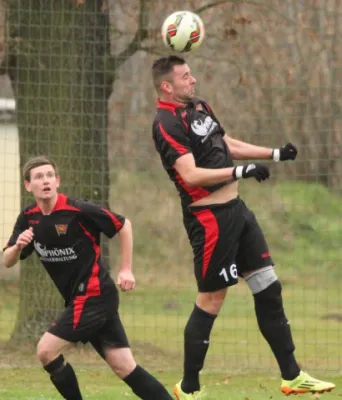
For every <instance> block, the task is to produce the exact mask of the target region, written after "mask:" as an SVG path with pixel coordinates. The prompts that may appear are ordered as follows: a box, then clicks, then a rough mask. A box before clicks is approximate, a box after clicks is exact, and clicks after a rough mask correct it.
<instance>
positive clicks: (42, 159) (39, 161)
mask: <svg viewBox="0 0 342 400" xmlns="http://www.w3.org/2000/svg"><path fill="white" fill-rule="evenodd" d="M42 165H51V167H52V168H53V169H54V170H55V173H56V175H58V168H57V165H56V163H55V162H54V161H53V160H52V159H51V158H49V157H47V156H37V157H33V158H30V159H29V160H28V161H27V162H26V163H25V165H24V166H23V176H24V180H25V181H27V182H30V181H31V170H32V169H33V168H37V167H41V166H42Z"/></svg>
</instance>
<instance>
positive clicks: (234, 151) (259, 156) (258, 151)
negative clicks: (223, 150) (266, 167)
mask: <svg viewBox="0 0 342 400" xmlns="http://www.w3.org/2000/svg"><path fill="white" fill-rule="evenodd" d="M224 140H225V142H226V143H227V145H228V147H229V150H230V153H231V155H232V158H233V160H269V159H271V158H272V151H273V149H271V148H268V147H262V146H255V145H254V144H250V143H246V142H242V141H240V140H236V139H232V138H230V137H228V136H227V135H225V136H224Z"/></svg>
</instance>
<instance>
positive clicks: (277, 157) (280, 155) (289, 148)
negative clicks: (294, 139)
mask: <svg viewBox="0 0 342 400" xmlns="http://www.w3.org/2000/svg"><path fill="white" fill-rule="evenodd" d="M296 157H297V147H296V146H295V145H293V144H292V143H288V144H286V145H285V146H283V147H280V149H273V151H272V159H273V161H286V160H294V159H295V158H296Z"/></svg>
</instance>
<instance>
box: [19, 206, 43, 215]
mask: <svg viewBox="0 0 342 400" xmlns="http://www.w3.org/2000/svg"><path fill="white" fill-rule="evenodd" d="M35 213H38V214H39V213H41V210H40V208H39V207H38V204H37V203H32V204H29V205H27V206H25V207H23V208H22V210H21V212H20V214H19V216H25V215H30V214H35Z"/></svg>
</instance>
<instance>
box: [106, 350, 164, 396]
mask: <svg viewBox="0 0 342 400" xmlns="http://www.w3.org/2000/svg"><path fill="white" fill-rule="evenodd" d="M103 354H104V357H105V360H106V362H107V363H108V365H109V366H110V367H111V369H112V370H113V371H114V373H115V374H116V375H117V376H118V377H119V378H121V379H122V380H123V381H124V382H125V383H126V384H127V385H128V386H129V387H130V388H131V389H132V391H133V393H135V394H136V395H137V396H138V397H140V398H141V399H143V400H156V399H158V400H172V397H171V396H170V394H169V393H168V392H167V390H166V389H165V387H164V386H163V385H162V384H161V383H160V382H159V381H158V380H157V379H156V378H154V377H153V376H152V375H151V374H149V373H148V372H147V371H146V370H144V369H143V368H142V367H140V366H139V365H137V364H136V362H135V360H134V358H133V355H132V352H131V349H130V348H129V347H122V348H115V347H105V348H104V349H103Z"/></svg>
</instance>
